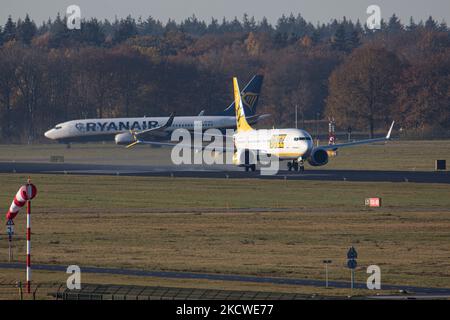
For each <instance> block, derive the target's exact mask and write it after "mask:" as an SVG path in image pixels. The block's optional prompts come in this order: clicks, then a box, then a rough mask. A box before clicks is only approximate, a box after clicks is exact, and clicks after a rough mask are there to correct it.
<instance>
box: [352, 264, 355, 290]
mask: <svg viewBox="0 0 450 320" xmlns="http://www.w3.org/2000/svg"><path fill="white" fill-rule="evenodd" d="M353 272H354V269H352V276H351V289H352V290H353V280H354V277H355V276H354V273H353Z"/></svg>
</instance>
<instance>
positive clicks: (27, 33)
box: [17, 14, 37, 45]
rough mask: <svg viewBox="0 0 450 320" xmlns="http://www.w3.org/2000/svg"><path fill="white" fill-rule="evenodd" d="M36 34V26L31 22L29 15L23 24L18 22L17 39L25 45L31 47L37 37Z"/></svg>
mask: <svg viewBox="0 0 450 320" xmlns="http://www.w3.org/2000/svg"><path fill="white" fill-rule="evenodd" d="M36 32H37V28H36V24H35V23H34V22H33V21H31V19H30V17H29V16H28V14H27V15H26V17H25V20H24V21H23V22H20V23H19V22H17V37H18V39H19V40H20V41H22V42H23V43H25V44H27V45H29V44H30V43H31V40H32V39H33V37H34V36H35V35H36Z"/></svg>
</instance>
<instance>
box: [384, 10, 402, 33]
mask: <svg viewBox="0 0 450 320" xmlns="http://www.w3.org/2000/svg"><path fill="white" fill-rule="evenodd" d="M401 30H403V26H402V24H401V22H400V19H399V18H398V17H397V16H396V15H395V13H394V14H393V15H392V17H390V18H389V22H388V26H387V31H388V32H391V33H395V32H399V31H401Z"/></svg>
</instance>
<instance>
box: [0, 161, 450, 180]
mask: <svg viewBox="0 0 450 320" xmlns="http://www.w3.org/2000/svg"><path fill="white" fill-rule="evenodd" d="M0 173H29V174H33V173H34V174H38V173H41V174H79V175H123V176H153V177H185V178H219V179H220V178H230V179H243V178H248V179H288V180H314V181H360V182H413V183H443V184H450V172H448V171H445V172H434V171H377V170H327V169H324V170H309V169H306V171H305V172H303V173H298V172H290V171H287V170H280V171H279V172H278V173H277V174H276V175H264V174H262V173H261V172H259V171H256V172H244V170H243V168H238V167H235V166H226V165H223V166H219V165H214V166H201V165H180V166H176V165H165V166H156V165H151V166H150V165H149V166H145V165H132V166H131V165H104V164H101V165H100V164H78V163H77V164H75V163H45V162H0Z"/></svg>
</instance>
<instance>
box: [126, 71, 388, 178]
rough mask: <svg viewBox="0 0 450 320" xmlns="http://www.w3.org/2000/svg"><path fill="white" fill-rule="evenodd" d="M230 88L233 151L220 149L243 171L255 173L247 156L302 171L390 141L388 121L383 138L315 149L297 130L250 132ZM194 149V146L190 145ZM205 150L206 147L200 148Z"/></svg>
mask: <svg viewBox="0 0 450 320" xmlns="http://www.w3.org/2000/svg"><path fill="white" fill-rule="evenodd" d="M233 88H234V99H235V101H234V106H235V121H236V128H237V130H236V132H235V133H234V134H233V136H232V138H233V141H234V148H233V149H230V150H228V149H226V148H224V149H223V151H225V152H234V154H233V163H234V164H236V165H238V166H241V167H245V171H250V170H251V171H255V170H256V162H255V161H254V160H255V157H253V159H252V158H251V156H250V155H253V156H254V155H256V157H259V156H260V155H265V156H267V157H271V156H274V157H276V158H277V159H278V160H279V161H288V169H289V171H291V170H292V169H294V171H299V170H300V171H304V162H305V161H308V163H309V164H310V165H311V166H314V167H316V166H323V165H326V164H327V163H328V160H329V156H330V155H333V154H335V153H336V151H337V149H339V148H343V147H350V146H356V145H363V144H370V143H375V142H384V141H388V140H390V138H391V133H392V129H393V127H394V122H392V124H391V126H390V128H389V131H388V133H387V135H386V136H385V137H382V138H375V139H366V140H359V141H353V142H348V143H341V144H332V145H323V146H317V147H315V146H314V144H313V139H312V137H311V135H310V134H309V133H308V132H307V131H305V130H301V129H258V130H255V129H253V128H252V127H251V126H250V124H249V123H248V121H247V118H246V116H245V109H244V107H243V103H242V96H241V94H240V91H239V84H238V81H237V78H236V77H234V78H233ZM135 140H136V141H135V142H134V143H132V144H130V145H129V146H128V147H131V146H134V145H136V144H158V145H171V146H174V145H175V144H173V143H172V144H170V143H163V144H162V143H159V142H155V141H145V140H140V139H139V138H138V137H135ZM194 147H195V146H194ZM204 149H207V147H204Z"/></svg>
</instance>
